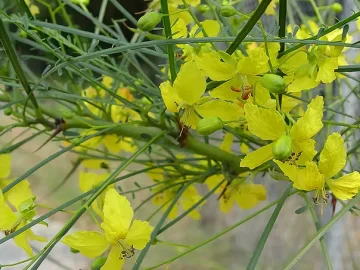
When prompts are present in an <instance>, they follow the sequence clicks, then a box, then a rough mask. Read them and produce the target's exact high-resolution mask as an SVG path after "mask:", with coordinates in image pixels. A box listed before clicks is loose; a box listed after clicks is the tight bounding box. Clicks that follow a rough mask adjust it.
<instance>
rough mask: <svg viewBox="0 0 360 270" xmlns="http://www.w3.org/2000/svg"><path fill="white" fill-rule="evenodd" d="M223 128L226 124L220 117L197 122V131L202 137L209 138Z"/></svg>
mask: <svg viewBox="0 0 360 270" xmlns="http://www.w3.org/2000/svg"><path fill="white" fill-rule="evenodd" d="M223 127H224V123H223V121H222V120H221V119H220V118H219V117H206V118H203V119H200V120H199V121H198V122H197V125H196V131H197V132H198V133H199V134H200V135H203V136H207V135H210V134H212V133H214V132H215V131H218V130H220V129H222V128H223Z"/></svg>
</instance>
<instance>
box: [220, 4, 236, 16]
mask: <svg viewBox="0 0 360 270" xmlns="http://www.w3.org/2000/svg"><path fill="white" fill-rule="evenodd" d="M220 14H221V16H223V17H232V16H234V15H235V14H236V9H235V8H234V7H233V6H222V7H221V8H220Z"/></svg>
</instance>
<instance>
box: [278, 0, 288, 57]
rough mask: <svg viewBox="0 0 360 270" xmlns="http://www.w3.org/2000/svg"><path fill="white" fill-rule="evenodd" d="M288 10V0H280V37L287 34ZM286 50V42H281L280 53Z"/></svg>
mask: <svg viewBox="0 0 360 270" xmlns="http://www.w3.org/2000/svg"><path fill="white" fill-rule="evenodd" d="M286 11H287V0H280V4H279V26H280V28H279V37H280V38H284V37H285V34H286ZM284 50H285V43H280V50H279V54H280V53H282V52H283V51H284Z"/></svg>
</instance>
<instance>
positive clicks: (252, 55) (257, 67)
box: [237, 48, 270, 75]
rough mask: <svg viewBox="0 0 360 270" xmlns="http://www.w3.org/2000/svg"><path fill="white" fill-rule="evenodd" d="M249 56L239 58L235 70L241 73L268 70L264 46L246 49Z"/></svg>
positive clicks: (252, 73) (250, 73)
mask: <svg viewBox="0 0 360 270" xmlns="http://www.w3.org/2000/svg"><path fill="white" fill-rule="evenodd" d="M248 54H249V56H247V57H244V58H242V59H240V60H239V62H238V66H237V70H238V71H239V72H240V73H241V74H246V75H259V74H264V73H266V72H268V71H269V69H270V67H269V63H268V60H269V57H267V55H266V52H265V49H264V48H256V49H253V50H250V51H248Z"/></svg>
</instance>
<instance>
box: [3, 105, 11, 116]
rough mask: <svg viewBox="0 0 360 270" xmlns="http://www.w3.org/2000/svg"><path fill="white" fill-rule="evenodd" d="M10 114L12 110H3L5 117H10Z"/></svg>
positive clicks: (8, 108)
mask: <svg viewBox="0 0 360 270" xmlns="http://www.w3.org/2000/svg"><path fill="white" fill-rule="evenodd" d="M12 112H13V110H12V109H11V108H10V107H7V108H6V109H5V110H4V114H5V115H7V116H9V115H11V114H12Z"/></svg>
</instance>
